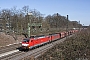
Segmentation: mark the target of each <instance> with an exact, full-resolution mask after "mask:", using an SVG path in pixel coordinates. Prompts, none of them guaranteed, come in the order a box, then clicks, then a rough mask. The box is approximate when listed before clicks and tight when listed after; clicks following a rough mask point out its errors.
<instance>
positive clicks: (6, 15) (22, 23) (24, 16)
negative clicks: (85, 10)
mask: <svg viewBox="0 0 90 60" xmlns="http://www.w3.org/2000/svg"><path fill="white" fill-rule="evenodd" d="M28 13H32V14H31V15H28ZM30 22H31V23H42V29H46V30H48V29H50V28H66V27H67V25H68V28H78V27H81V26H82V25H81V24H79V22H78V21H70V20H67V17H66V16H61V15H60V14H59V13H54V14H53V15H47V16H45V17H44V14H42V13H40V12H39V11H37V10H36V9H30V8H29V6H24V7H22V8H21V9H17V7H15V6H14V7H13V8H11V9H0V29H4V30H13V31H19V30H20V31H26V30H27V29H28V23H30ZM31 28H32V29H33V28H35V26H32V27H31ZM38 28H40V26H39V27H38Z"/></svg>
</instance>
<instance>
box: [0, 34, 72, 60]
mask: <svg viewBox="0 0 90 60" xmlns="http://www.w3.org/2000/svg"><path fill="white" fill-rule="evenodd" d="M71 36H72V35H71ZM71 36H69V37H71ZM64 40H66V38H63V39H60V40H57V41H55V42H52V43H50V44H46V45H44V46H41V47H39V48H36V49H33V50H30V51H28V52H23V51H17V52H15V53H12V54H9V55H7V56H3V57H1V58H0V59H1V60H23V59H24V58H27V57H32V56H33V57H34V58H37V57H38V56H40V55H42V53H44V52H46V51H47V50H48V49H50V48H51V47H53V46H54V45H56V44H58V43H60V42H63V41H64Z"/></svg>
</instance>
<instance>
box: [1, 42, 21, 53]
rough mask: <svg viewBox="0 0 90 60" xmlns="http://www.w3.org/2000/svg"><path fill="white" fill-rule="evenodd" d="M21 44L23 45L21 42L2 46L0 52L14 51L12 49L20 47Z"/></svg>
mask: <svg viewBox="0 0 90 60" xmlns="http://www.w3.org/2000/svg"><path fill="white" fill-rule="evenodd" d="M20 46H21V43H19V44H13V45H7V46H5V47H1V48H0V54H2V53H5V52H9V51H12V50H16V48H18V47H20Z"/></svg>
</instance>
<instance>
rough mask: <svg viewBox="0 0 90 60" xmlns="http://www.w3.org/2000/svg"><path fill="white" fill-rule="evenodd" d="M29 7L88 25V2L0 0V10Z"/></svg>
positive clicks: (89, 7) (78, 0)
mask: <svg viewBox="0 0 90 60" xmlns="http://www.w3.org/2000/svg"><path fill="white" fill-rule="evenodd" d="M13 6H17V8H20V9H21V8H22V7H23V6H29V7H30V9H36V10H38V11H39V12H41V13H42V14H45V16H47V15H49V14H50V15H52V14H54V13H59V14H60V15H63V16H66V15H69V20H71V21H80V23H81V24H84V25H90V0H0V9H4V8H5V9H6V8H8V9H10V8H12V7H13Z"/></svg>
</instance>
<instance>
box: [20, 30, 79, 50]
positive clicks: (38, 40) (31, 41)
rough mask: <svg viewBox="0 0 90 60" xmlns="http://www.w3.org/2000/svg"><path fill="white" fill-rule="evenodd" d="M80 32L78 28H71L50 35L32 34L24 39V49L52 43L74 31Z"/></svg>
mask: <svg viewBox="0 0 90 60" xmlns="http://www.w3.org/2000/svg"><path fill="white" fill-rule="evenodd" d="M76 32H78V30H70V31H68V32H60V33H54V34H49V35H46V36H45V35H40V36H31V37H30V38H25V39H23V41H22V49H24V50H28V49H32V48H35V47H37V46H40V45H43V44H45V43H50V42H52V41H55V40H57V39H61V38H64V37H66V36H69V35H72V34H73V33H76Z"/></svg>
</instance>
